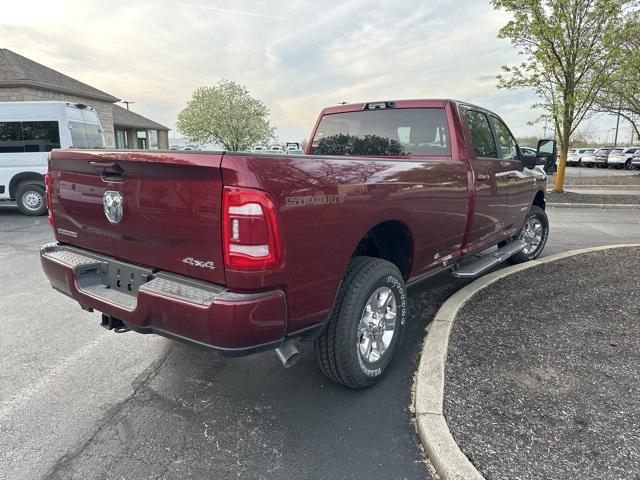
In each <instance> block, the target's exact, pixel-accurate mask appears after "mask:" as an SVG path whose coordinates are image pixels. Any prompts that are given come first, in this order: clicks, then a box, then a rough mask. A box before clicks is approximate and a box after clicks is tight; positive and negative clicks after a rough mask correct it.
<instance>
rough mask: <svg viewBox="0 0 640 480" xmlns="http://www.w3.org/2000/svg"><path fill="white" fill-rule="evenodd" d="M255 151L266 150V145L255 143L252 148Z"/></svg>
mask: <svg viewBox="0 0 640 480" xmlns="http://www.w3.org/2000/svg"><path fill="white" fill-rule="evenodd" d="M251 150H252V151H253V152H264V150H265V149H264V145H254V146H253V148H252V149H251Z"/></svg>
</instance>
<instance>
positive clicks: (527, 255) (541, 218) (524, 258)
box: [509, 205, 549, 265]
mask: <svg viewBox="0 0 640 480" xmlns="http://www.w3.org/2000/svg"><path fill="white" fill-rule="evenodd" d="M536 222H537V223H539V224H540V226H541V229H542V231H541V232H540V240H539V242H538V244H537V246H536V247H535V248H534V249H533V250H530V251H528V250H527V249H525V250H522V251H520V252H518V253H516V254H515V255H513V256H512V257H510V258H509V263H512V264H514V265H515V264H517V263H524V262H529V261H531V260H535V259H536V258H538V257H539V256H540V254H541V253H542V251H543V250H544V246H545V245H546V244H547V238H548V237H549V219H548V218H547V214H546V212H545V211H544V210H543V209H542V208H540V207H538V206H536V205H533V206H532V207H531V210H529V215H527V220H526V221H525V226H524V227H523V228H522V231H521V232H520V235H518V239H523V240H524V239H525V238H526V236H527V234H528V231H527V228H528V227H529V225H534V224H535V223H536ZM525 241H526V240H525ZM531 246H533V245H531Z"/></svg>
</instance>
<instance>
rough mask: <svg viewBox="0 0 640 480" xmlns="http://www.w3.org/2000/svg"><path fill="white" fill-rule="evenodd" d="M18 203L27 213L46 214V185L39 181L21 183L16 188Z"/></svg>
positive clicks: (19, 207)
mask: <svg viewBox="0 0 640 480" xmlns="http://www.w3.org/2000/svg"><path fill="white" fill-rule="evenodd" d="M16 204H17V205H18V209H19V210H20V211H21V212H22V213H23V214H25V215H31V216H37V215H44V214H45V213H47V200H46V197H45V193H44V187H43V186H42V185H40V184H39V183H21V184H20V185H18V188H17V189H16Z"/></svg>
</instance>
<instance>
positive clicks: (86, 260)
mask: <svg viewBox="0 0 640 480" xmlns="http://www.w3.org/2000/svg"><path fill="white" fill-rule="evenodd" d="M40 260H41V263H42V268H43V270H44V272H45V274H46V275H47V277H48V278H49V281H50V282H51V285H52V287H53V288H54V289H56V290H58V291H60V292H62V293H64V294H65V295H68V296H69V297H71V298H73V299H74V300H76V301H77V302H78V303H79V304H80V305H81V306H83V307H85V308H87V307H88V308H93V309H95V310H98V311H100V312H103V313H104V314H106V315H109V316H111V317H114V318H117V319H119V320H121V321H122V322H124V323H125V325H126V326H127V327H128V328H130V329H132V330H135V331H137V332H140V333H157V334H159V335H163V336H166V337H170V338H174V339H177V340H183V341H188V342H191V343H196V344H200V345H204V346H206V347H210V348H214V349H217V350H220V351H222V352H223V353H226V354H229V355H244V354H249V353H253V352H256V351H260V350H267V349H269V348H275V347H277V346H278V345H279V344H280V343H281V342H282V341H283V340H284V336H285V328H286V304H285V296H284V293H283V292H282V291H281V290H272V291H267V292H257V293H233V292H229V291H228V290H226V289H225V288H224V287H222V286H219V285H213V284H209V283H206V282H200V281H196V280H193V279H190V278H187V277H182V276H179V275H175V274H171V273H168V272H162V271H152V270H149V269H145V268H142V267H139V266H137V265H132V264H127V263H124V262H120V261H117V260H115V259H113V258H110V257H106V256H103V255H98V254H95V253H93V252H88V251H86V250H82V249H79V248H75V247H69V246H66V245H59V244H49V245H45V246H43V247H42V248H41V250H40ZM116 284H117V285H116Z"/></svg>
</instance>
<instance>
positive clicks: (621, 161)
mask: <svg viewBox="0 0 640 480" xmlns="http://www.w3.org/2000/svg"><path fill="white" fill-rule="evenodd" d="M638 150H640V148H638V147H629V148H614V149H613V150H611V152H610V153H609V158H608V159H607V163H608V165H609V166H612V167H614V168H626V169H627V170H631V169H632V168H633V165H632V164H631V162H632V159H633V155H634V154H635V153H636V152H637V151H638Z"/></svg>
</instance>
